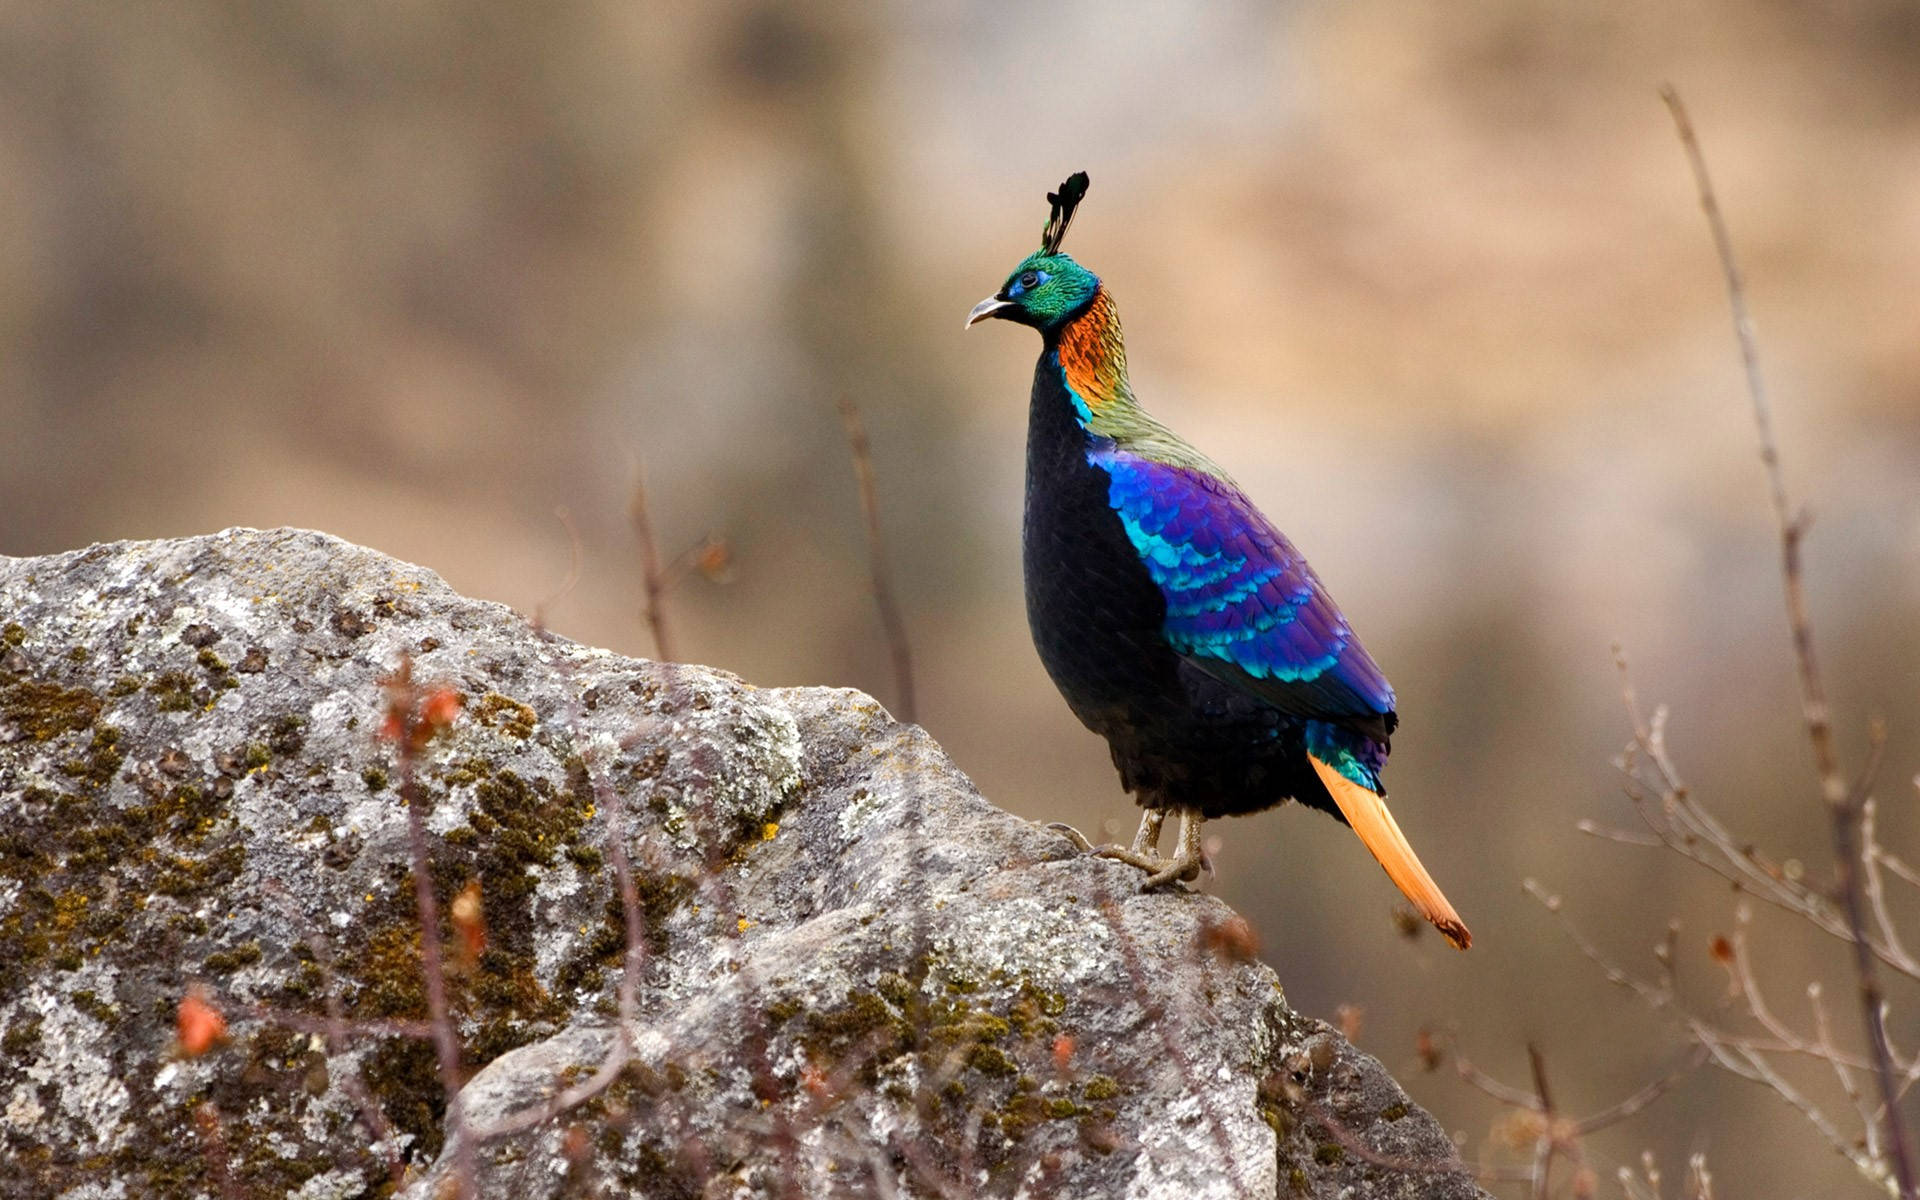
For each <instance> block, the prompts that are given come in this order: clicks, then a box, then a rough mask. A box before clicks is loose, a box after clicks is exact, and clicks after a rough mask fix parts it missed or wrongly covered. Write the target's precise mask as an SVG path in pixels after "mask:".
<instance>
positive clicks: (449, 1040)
mask: <svg viewBox="0 0 1920 1200" xmlns="http://www.w3.org/2000/svg"><path fill="white" fill-rule="evenodd" d="M407 710H408V712H409V714H411V715H414V716H415V717H416V718H417V706H416V705H414V704H413V703H411V701H409V703H408V704H407ZM411 734H412V730H411V729H409V730H407V735H408V736H403V737H402V738H401V739H400V743H399V746H400V796H401V798H402V799H403V800H405V801H406V805H407V850H408V854H409V856H410V857H411V859H412V863H413V899H414V904H415V906H416V907H417V908H418V909H419V914H420V970H421V973H422V974H423V975H425V977H426V984H427V1020H428V1021H429V1022H430V1023H431V1025H432V1026H433V1049H434V1054H435V1056H436V1057H437V1058H438V1060H439V1064H440V1086H441V1089H442V1090H443V1091H444V1092H445V1093H446V1101H447V1117H446V1132H445V1137H446V1139H447V1140H449V1141H451V1142H453V1143H454V1165H453V1185H454V1196H455V1198H456V1200H468V1198H469V1197H471V1196H472V1195H473V1194H474V1191H473V1180H474V1174H473V1150H472V1143H471V1142H470V1141H469V1140H468V1139H467V1138H464V1137H461V1135H460V1134H461V1130H460V1127H461V1124H462V1118H463V1110H464V1108H465V1105H464V1103H463V1102H462V1100H461V1095H460V1085H461V1080H460V1039H459V1036H458V1035H457V1034H456V1033H455V1032H454V1028H453V1017H452V1015H451V1014H450V1012H449V1011H448V1005H447V976H446V970H445V968H444V967H443V966H442V965H441V962H440V905H439V902H438V901H437V900H436V899H435V898H434V895H433V868H432V864H431V861H430V859H429V857H428V852H427V826H426V815H425V811H424V810H425V808H426V804H425V802H424V801H423V800H422V798H421V795H420V784H419V781H418V780H417V779H416V778H415V777H414V750H413V748H412V747H413V739H412V737H411Z"/></svg>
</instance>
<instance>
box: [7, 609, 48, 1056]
mask: <svg viewBox="0 0 1920 1200" xmlns="http://www.w3.org/2000/svg"><path fill="white" fill-rule="evenodd" d="M12 628H15V629H18V628H19V626H18V625H15V626H12ZM40 1023H41V1022H40V1018H39V1017H37V1016H29V1017H23V1018H21V1019H20V1020H17V1021H15V1022H14V1023H13V1024H11V1025H9V1026H7V1033H6V1036H5V1037H0V1051H5V1052H6V1055H7V1057H8V1058H20V1057H23V1056H24V1055H25V1054H26V1053H27V1051H29V1050H31V1049H33V1048H34V1047H35V1046H37V1045H39V1044H40Z"/></svg>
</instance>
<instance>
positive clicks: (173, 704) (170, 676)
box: [147, 671, 199, 712]
mask: <svg viewBox="0 0 1920 1200" xmlns="http://www.w3.org/2000/svg"><path fill="white" fill-rule="evenodd" d="M198 686H199V685H198V684H197V683H195V682H194V679H193V676H191V675H189V674H187V673H186V672H185V671H166V672H163V673H161V674H159V675H156V676H154V678H153V681H152V682H150V683H149V684H147V691H148V692H150V693H152V694H153V697H154V700H155V702H156V703H157V704H158V706H159V709H160V711H161V712H190V711H192V710H193V709H194V708H196V707H198V706H197V705H196V704H195V703H194V698H193V691H194V689H195V688H196V687H198Z"/></svg>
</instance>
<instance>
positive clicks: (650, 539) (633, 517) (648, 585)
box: [627, 458, 673, 662]
mask: <svg viewBox="0 0 1920 1200" xmlns="http://www.w3.org/2000/svg"><path fill="white" fill-rule="evenodd" d="M627 520H628V521H629V522H630V523H631V524H632V525H633V536H634V539H635V540H636V541H637V542H639V544H640V588H641V593H640V594H641V600H640V615H641V616H643V617H645V618H646V622H647V629H648V630H649V631H650V632H651V633H652V634H653V653H654V655H655V656H656V657H658V658H659V659H661V660H662V661H664V662H672V661H673V642H672V640H671V639H670V638H668V636H667V613H666V609H665V608H664V607H663V602H664V600H665V599H666V592H667V580H666V576H665V575H664V574H663V573H662V572H661V570H660V543H659V541H658V539H656V538H655V537H654V534H653V516H652V514H651V513H650V512H649V510H648V508H647V479H646V471H645V468H643V467H642V466H641V465H640V461H639V459H638V458H635V460H634V464H633V494H632V496H631V497H629V498H628V500H627Z"/></svg>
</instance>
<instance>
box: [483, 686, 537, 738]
mask: <svg viewBox="0 0 1920 1200" xmlns="http://www.w3.org/2000/svg"><path fill="white" fill-rule="evenodd" d="M473 715H474V719H475V720H477V721H479V722H480V723H481V724H482V725H485V726H486V727H487V728H489V729H492V728H494V727H496V726H498V728H499V729H500V732H502V733H504V734H506V735H507V736H508V737H513V738H519V739H521V740H523V741H524V740H525V739H527V738H530V737H532V736H533V730H534V726H536V725H538V724H539V721H540V718H539V716H538V715H537V714H536V713H535V712H534V711H533V708H532V706H531V705H527V704H523V703H521V702H520V701H518V700H515V699H514V698H513V697H511V696H503V695H501V694H500V693H499V692H488V693H487V694H486V695H484V696H482V697H480V702H479V704H477V705H475V706H474V710H473Z"/></svg>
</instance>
